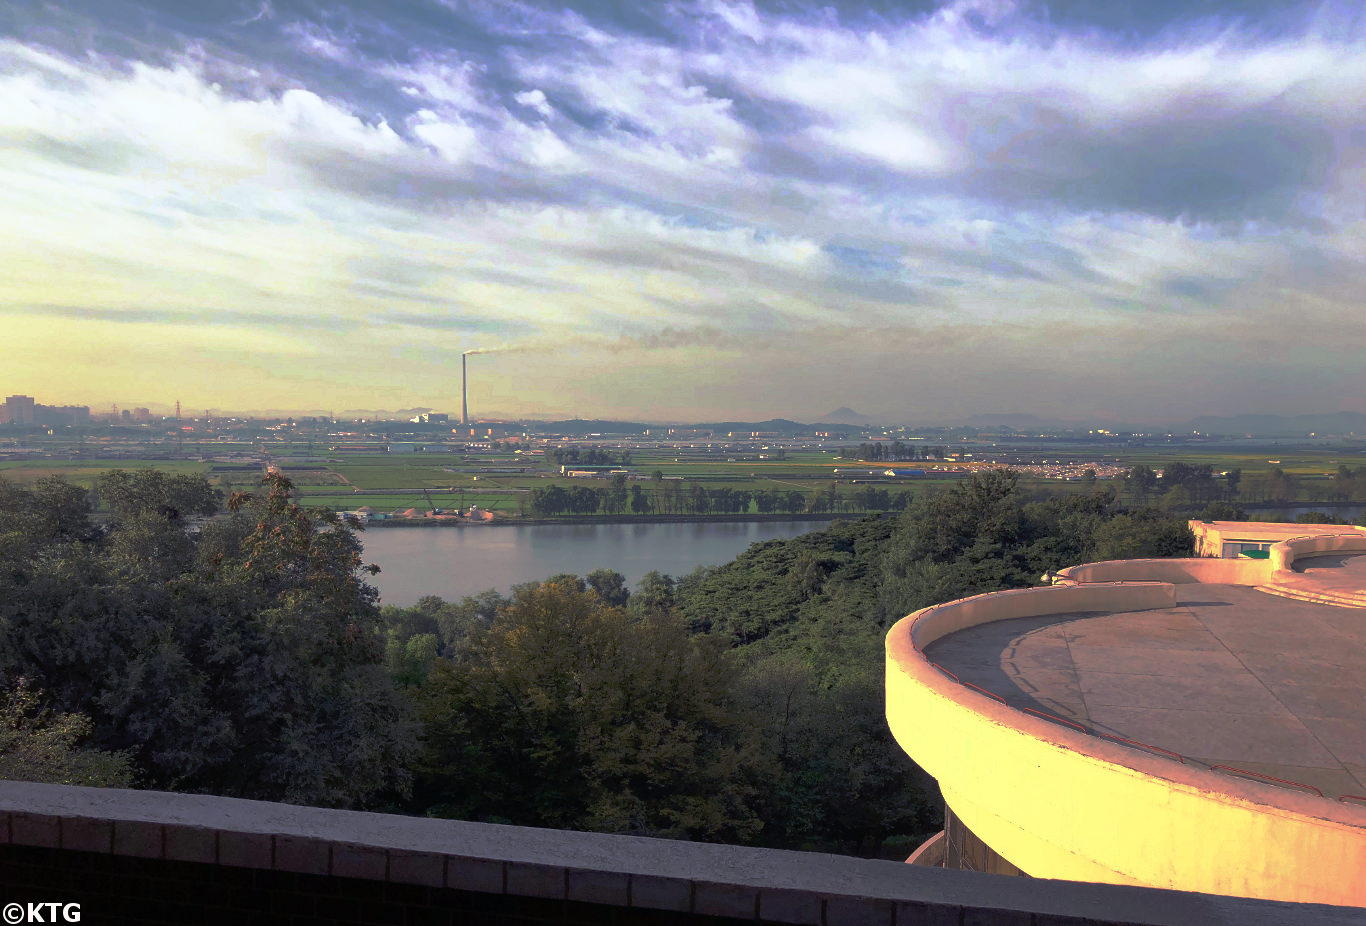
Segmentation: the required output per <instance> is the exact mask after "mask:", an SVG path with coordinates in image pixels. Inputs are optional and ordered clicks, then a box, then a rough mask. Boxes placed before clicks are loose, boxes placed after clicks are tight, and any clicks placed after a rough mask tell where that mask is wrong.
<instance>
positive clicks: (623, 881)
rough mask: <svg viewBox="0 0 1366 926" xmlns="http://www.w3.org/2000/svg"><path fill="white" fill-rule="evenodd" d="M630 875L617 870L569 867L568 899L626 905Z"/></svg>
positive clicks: (619, 905) (618, 905)
mask: <svg viewBox="0 0 1366 926" xmlns="http://www.w3.org/2000/svg"><path fill="white" fill-rule="evenodd" d="M630 884H631V877H630V875H627V874H624V873H622V872H619V871H594V870H593V869H584V868H571V869H569V892H568V897H569V899H570V900H581V901H584V902H586V903H603V904H612V905H613V906H617V907H624V906H626V899H627V897H628V893H629V890H630Z"/></svg>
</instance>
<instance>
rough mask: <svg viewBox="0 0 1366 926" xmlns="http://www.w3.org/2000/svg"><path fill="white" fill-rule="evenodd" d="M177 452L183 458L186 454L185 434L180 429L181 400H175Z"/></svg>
mask: <svg viewBox="0 0 1366 926" xmlns="http://www.w3.org/2000/svg"><path fill="white" fill-rule="evenodd" d="M175 452H176V456H181V455H183V454H184V452H185V432H184V431H183V430H181V428H180V400H179V399H176V400H175Z"/></svg>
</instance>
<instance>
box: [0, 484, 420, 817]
mask: <svg viewBox="0 0 1366 926" xmlns="http://www.w3.org/2000/svg"><path fill="white" fill-rule="evenodd" d="M131 484H132V485H133V486H134V487H137V486H141V489H143V490H145V492H137V493H134V492H130V493H129V494H128V495H127V496H125V497H120V496H119V494H118V492H119V490H120V489H121V488H124V486H121V485H120V484H119V483H118V481H117V480H113V481H110V482H107V483H106V485H113V486H115V493H114V497H115V498H116V499H120V500H118V501H116V502H115V504H116V505H118V506H119V508H118V509H117V510H118V511H119V512H120V517H119V519H118V520H116V521H113V522H111V523H110V524H109V525H108V526H107V527H106V528H105V529H103V530H95V529H94V528H93V526H92V525H90V524H89V523H88V519H87V520H86V522H85V523H84V526H82V525H81V523H80V521H79V520H73V519H74V517H75V516H74V512H75V511H76V510H77V509H76V507H73V502H72V499H73V495H72V493H71V492H70V491H68V490H67V489H63V488H62V487H60V486H49V487H47V489H48V490H50V491H46V490H45V491H44V492H28V491H26V490H22V489H13V488H11V487H0V673H3V674H4V675H6V676H9V677H16V676H25V677H29V678H33V679H34V680H35V684H38V685H41V686H42V688H43V689H44V690H45V692H46V695H47V699H48V703H49V704H50V705H51V709H52V710H53V711H54V712H55V713H57V714H85V715H87V716H88V717H89V718H90V720H91V723H92V730H91V745H92V746H94V747H95V748H98V749H102V750H106V751H115V752H123V751H127V753H128V755H130V756H131V758H132V761H133V762H134V763H135V765H136V766H137V768H138V769H139V772H140V774H141V775H142V777H143V779H144V780H145V781H146V782H147V783H148V784H150V785H151V786H153V787H159V788H170V789H177V788H179V789H189V790H205V791H212V792H216V793H220V794H228V795H235V796H244V797H257V798H264V799H270V800H286V801H294V802H299V803H315V804H335V805H349V804H353V803H356V802H359V801H364V800H366V799H367V798H369V797H371V796H373V795H377V794H379V793H380V792H383V791H386V790H391V789H395V788H399V789H401V788H402V786H403V784H404V776H405V765H406V761H407V757H408V755H409V754H410V752H411V749H412V745H413V732H414V731H413V729H412V725H411V722H410V720H409V718H408V717H407V715H406V713H405V710H404V707H403V704H402V703H401V702H400V701H399V699H398V695H397V694H396V693H395V692H394V690H393V686H392V684H391V682H390V681H389V679H388V677H387V675H386V673H385V670H384V656H385V640H384V635H383V633H382V630H381V626H380V621H379V613H378V608H377V607H376V605H375V599H376V593H375V591H374V589H373V588H371V587H370V586H369V585H367V584H366V583H365V582H364V581H363V579H362V577H361V560H360V543H359V540H358V539H357V538H356V536H355V532H354V530H353V528H352V527H350V526H348V525H345V524H342V523H341V522H339V521H338V520H337V519H336V517H335V516H334V515H332V514H330V513H327V512H321V511H316V510H315V511H311V512H309V511H305V510H303V509H301V508H300V507H299V506H297V505H295V504H294V503H293V502H292V501H291V500H290V498H289V490H290V486H289V483H288V481H287V480H285V479H283V477H279V476H275V477H272V478H271V479H269V480H268V481H267V487H268V491H267V492H265V493H262V494H261V495H259V496H257V497H255V498H244V497H240V496H239V497H237V498H235V499H234V500H233V503H232V507H233V508H234V509H235V511H234V513H233V514H232V515H231V516H229V517H228V518H226V519H223V520H220V521H215V522H211V523H209V524H207V525H205V526H204V527H203V530H202V532H198V533H195V532H191V531H190V530H189V529H188V525H187V524H186V523H185V518H183V517H181V516H180V514H179V512H180V509H179V508H177V507H176V504H177V503H179V504H182V505H183V504H184V501H183V499H184V497H185V495H184V494H183V493H180V494H177V493H178V492H180V490H182V489H185V488H187V487H186V486H184V485H180V486H177V485H176V484H175V483H174V482H163V483H161V485H162V486H163V487H168V495H167V496H165V497H163V498H160V499H159V498H157V497H156V495H155V494H154V492H153V489H155V482H154V481H152V480H148V481H147V482H145V483H144V482H138V481H134V482H132V483H131ZM149 485H150V486H151V488H148V486H149ZM68 488H69V487H68ZM202 488H204V489H205V491H204V492H203V493H200V497H201V498H203V497H210V496H211V493H209V492H208V491H207V486H206V485H205V486H204V487H202ZM81 495H82V496H83V495H84V493H81ZM168 509H174V510H175V511H176V512H177V514H176V516H175V517H171V516H170V515H169V514H168V513H167V512H168ZM189 510H194V508H193V505H191V506H189ZM68 521H69V522H70V523H66V522H68ZM34 523H64V524H65V526H64V527H63V528H62V529H60V530H52V531H48V532H47V533H46V534H43V535H39V534H35V533H28V534H25V535H23V536H22V537H21V536H18V535H16V533H15V528H16V526H21V527H22V526H31V525H32V524H34Z"/></svg>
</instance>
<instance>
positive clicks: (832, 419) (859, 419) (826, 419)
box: [816, 405, 873, 424]
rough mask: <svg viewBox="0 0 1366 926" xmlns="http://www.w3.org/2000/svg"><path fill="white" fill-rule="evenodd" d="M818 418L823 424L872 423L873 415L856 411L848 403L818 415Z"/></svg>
mask: <svg viewBox="0 0 1366 926" xmlns="http://www.w3.org/2000/svg"><path fill="white" fill-rule="evenodd" d="M816 420H817V421H819V422H821V423H822V424H871V423H872V421H873V416H872V415H864V414H861V413H860V412H856V411H854V410H853V409H852V408H850V407H849V406H848V405H841V406H840V407H839V408H837V409H835V410H834V411H833V412H826V413H825V414H824V415H818V416H817V417H816Z"/></svg>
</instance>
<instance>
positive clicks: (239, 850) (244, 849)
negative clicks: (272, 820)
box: [218, 833, 275, 869]
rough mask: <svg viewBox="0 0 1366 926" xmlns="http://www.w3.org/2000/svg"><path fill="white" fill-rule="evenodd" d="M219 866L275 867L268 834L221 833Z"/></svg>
mask: <svg viewBox="0 0 1366 926" xmlns="http://www.w3.org/2000/svg"><path fill="white" fill-rule="evenodd" d="M218 864H220V865H232V866H235V867H237V868H257V869H270V868H273V867H275V860H274V858H273V857H272V852H271V837H270V835H269V834H267V833H219V834H218Z"/></svg>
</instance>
